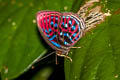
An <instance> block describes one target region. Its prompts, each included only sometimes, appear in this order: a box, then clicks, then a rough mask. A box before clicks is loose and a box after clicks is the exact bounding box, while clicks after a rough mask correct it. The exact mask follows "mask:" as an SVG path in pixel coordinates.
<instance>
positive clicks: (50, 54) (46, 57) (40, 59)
mask: <svg viewBox="0 0 120 80" xmlns="http://www.w3.org/2000/svg"><path fill="white" fill-rule="evenodd" d="M54 53H56V52H55V51H54V52H51V53H50V54H48V55H46V56H43V57H42V58H40V59H39V60H38V61H37V62H39V61H41V60H43V59H45V58H47V57H49V56H50V55H52V54H54Z"/></svg>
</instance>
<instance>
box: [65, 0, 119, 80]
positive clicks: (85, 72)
mask: <svg viewBox="0 0 120 80" xmlns="http://www.w3.org/2000/svg"><path fill="white" fill-rule="evenodd" d="M100 3H101V5H102V7H103V6H104V7H103V8H102V10H104V11H105V10H106V8H107V9H109V10H110V11H111V13H112V15H111V16H110V17H107V18H106V20H105V21H104V22H103V23H102V24H99V25H98V26H97V27H96V28H95V29H94V30H92V31H91V32H88V33H86V35H85V36H84V37H83V38H82V39H80V41H79V42H78V43H77V44H76V45H75V46H81V48H80V49H72V50H71V51H70V53H69V56H71V58H72V60H73V61H72V62H70V61H69V60H65V63H64V64H65V77H66V80H120V10H119V9H120V5H119V4H120V1H119V0H101V2H100Z"/></svg>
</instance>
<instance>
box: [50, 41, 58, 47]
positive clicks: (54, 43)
mask: <svg viewBox="0 0 120 80" xmlns="http://www.w3.org/2000/svg"><path fill="white" fill-rule="evenodd" d="M51 43H52V44H53V45H55V46H57V47H58V48H60V45H59V44H57V43H56V42H53V41H51Z"/></svg>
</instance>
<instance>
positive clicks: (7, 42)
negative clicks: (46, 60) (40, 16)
mask: <svg viewBox="0 0 120 80" xmlns="http://www.w3.org/2000/svg"><path fill="white" fill-rule="evenodd" d="M69 1H70V2H69ZM72 2H73V0H0V72H1V77H2V79H3V80H4V79H14V78H16V77H18V76H19V75H20V74H22V73H23V72H25V71H27V70H28V69H29V68H30V67H31V66H32V64H34V63H35V62H36V61H37V60H38V58H40V57H42V56H43V55H44V54H45V53H46V52H47V50H48V47H47V46H48V45H46V44H44V43H45V41H44V40H42V38H41V36H40V34H39V31H38V28H37V25H36V22H35V20H36V13H37V12H38V11H40V10H55V11H66V10H65V9H64V7H66V8H67V11H69V10H70V9H71V6H72Z"/></svg>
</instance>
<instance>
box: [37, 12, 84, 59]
mask: <svg viewBox="0 0 120 80" xmlns="http://www.w3.org/2000/svg"><path fill="white" fill-rule="evenodd" d="M37 25H38V28H39V31H40V33H41V35H42V37H43V38H44V40H45V41H46V42H47V43H48V45H50V46H51V48H53V49H54V50H56V55H57V56H63V57H66V58H68V59H70V60H71V61H72V59H71V58H70V57H68V56H67V55H68V52H69V51H70V48H72V47H73V45H74V44H75V43H77V41H78V40H79V39H80V38H81V37H82V36H83V33H84V29H85V23H84V19H83V18H80V17H79V15H78V14H75V13H72V12H62V13H61V12H57V11H40V12H38V13H37Z"/></svg>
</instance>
